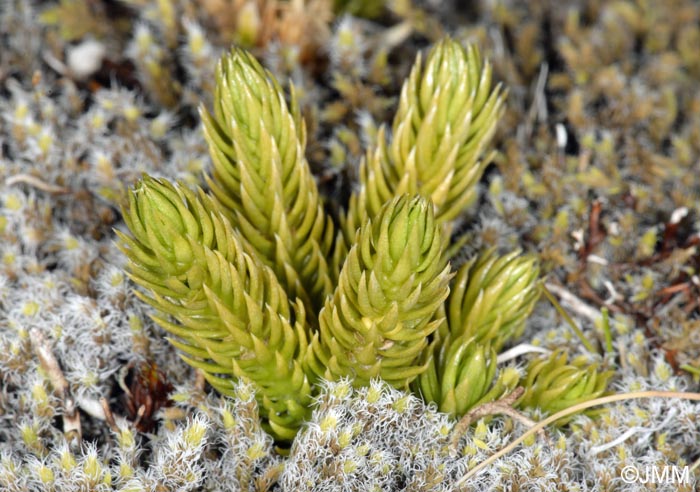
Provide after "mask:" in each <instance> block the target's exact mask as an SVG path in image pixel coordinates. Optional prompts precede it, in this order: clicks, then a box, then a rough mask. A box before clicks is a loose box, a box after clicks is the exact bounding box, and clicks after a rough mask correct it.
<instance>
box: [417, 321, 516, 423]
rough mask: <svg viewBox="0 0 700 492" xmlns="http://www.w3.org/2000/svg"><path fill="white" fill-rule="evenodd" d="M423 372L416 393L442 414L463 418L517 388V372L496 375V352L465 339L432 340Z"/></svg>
mask: <svg viewBox="0 0 700 492" xmlns="http://www.w3.org/2000/svg"><path fill="white" fill-rule="evenodd" d="M426 356H427V358H428V361H427V364H428V368H427V370H426V371H425V372H424V373H422V374H421V375H420V376H419V378H418V380H417V384H416V389H417V390H418V392H419V393H421V394H422V395H423V398H425V400H426V401H431V402H435V403H436V404H437V405H438V408H439V409H440V411H442V412H446V413H449V414H451V415H464V414H465V413H467V412H468V411H469V410H470V409H472V408H473V407H475V406H477V405H478V404H480V403H485V402H489V401H493V400H496V399H498V398H500V397H502V396H503V395H505V394H506V393H508V392H510V391H512V390H513V389H514V388H515V387H516V386H517V384H518V381H519V379H520V376H519V374H518V371H517V370H515V369H512V368H507V369H504V370H501V371H499V370H498V368H497V366H496V350H494V348H493V347H492V346H491V345H490V344H488V343H486V344H482V343H479V342H477V341H476V340H475V339H474V337H467V336H465V335H461V336H456V337H454V338H453V335H452V334H451V333H447V334H445V335H444V338H438V339H436V342H435V343H433V344H432V345H431V347H430V350H429V351H427V354H426Z"/></svg>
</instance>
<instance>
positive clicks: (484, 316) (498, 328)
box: [447, 250, 540, 351]
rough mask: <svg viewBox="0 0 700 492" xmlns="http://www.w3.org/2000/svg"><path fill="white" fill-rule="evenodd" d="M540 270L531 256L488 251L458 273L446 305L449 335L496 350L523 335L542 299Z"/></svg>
mask: <svg viewBox="0 0 700 492" xmlns="http://www.w3.org/2000/svg"><path fill="white" fill-rule="evenodd" d="M539 274H540V269H539V266H538V264H537V261H536V260H535V258H534V257H532V256H522V255H521V254H520V252H518V251H514V252H512V253H509V254H507V255H505V256H498V255H496V254H495V252H494V250H489V251H486V252H484V253H482V254H481V255H479V256H478V257H475V258H473V259H472V260H471V261H469V262H467V263H465V264H464V265H462V267H460V269H459V270H458V271H457V275H456V276H455V279H454V283H453V287H452V289H453V290H452V294H451V295H450V299H449V301H448V304H447V310H448V319H449V325H450V332H451V333H452V335H453V336H454V337H457V336H461V335H465V336H467V337H471V336H473V337H475V338H476V339H477V340H478V341H480V342H488V343H490V344H491V345H492V346H493V348H494V349H495V350H496V351H500V349H501V347H502V346H503V344H504V343H506V342H507V341H509V340H511V339H514V338H517V337H519V336H520V335H522V332H523V330H524V328H525V321H526V320H527V318H528V316H529V315H530V313H531V312H532V309H533V308H534V306H535V303H536V302H537V299H538V298H539V296H540V286H539V283H538V281H537V280H538V278H539Z"/></svg>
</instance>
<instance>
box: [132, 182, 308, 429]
mask: <svg viewBox="0 0 700 492" xmlns="http://www.w3.org/2000/svg"><path fill="white" fill-rule="evenodd" d="M124 217H125V221H126V223H127V225H128V226H129V229H130V230H131V231H132V234H133V235H134V237H133V238H130V237H128V236H126V235H123V234H119V236H120V239H121V241H122V245H121V247H122V250H123V251H124V253H125V254H126V255H127V256H128V257H129V260H130V262H129V270H130V275H131V277H132V279H134V281H136V282H137V283H139V284H140V285H142V286H144V287H146V288H147V289H148V290H149V291H150V292H149V293H148V294H146V295H142V296H143V298H144V299H145V300H146V301H147V302H149V303H150V304H151V305H153V306H154V307H155V308H156V309H157V310H158V312H159V314H157V315H155V316H154V319H155V321H156V322H158V323H159V324H160V325H161V326H162V327H163V328H165V329H166V330H167V331H169V332H170V333H172V334H173V335H176V337H177V339H172V340H171V343H172V344H173V345H175V346H176V347H177V348H179V349H180V350H181V351H182V352H183V353H184V354H185V355H183V358H184V359H185V360H186V361H187V362H188V363H189V364H191V365H192V366H194V367H197V368H200V369H202V370H203V371H204V373H205V375H206V377H207V379H208V380H209V382H210V383H211V384H212V385H213V386H214V387H215V388H216V389H217V390H218V391H220V392H221V393H224V394H227V395H232V394H233V381H232V380H231V379H230V378H229V377H221V376H220V375H232V376H234V377H235V378H237V379H241V380H249V381H251V382H253V383H254V384H255V387H256V389H257V391H258V396H259V398H260V403H261V406H262V413H263V416H264V417H265V418H266V419H267V421H268V423H269V426H270V428H271V430H272V432H273V434H274V435H275V436H276V437H277V438H278V439H283V440H284V439H291V438H292V437H293V436H294V434H295V433H296V430H297V428H298V426H299V425H300V424H301V422H302V421H303V419H304V418H305V417H306V415H307V407H308V405H309V403H310V401H311V390H310V386H309V383H308V380H307V378H306V376H305V374H304V372H303V370H302V366H301V361H302V360H303V358H304V354H305V351H306V348H307V346H308V343H307V333H306V327H305V311H304V307H303V304H302V303H301V301H297V302H296V303H295V304H293V306H292V307H293V309H290V302H289V300H288V299H287V294H286V293H285V290H284V289H283V288H282V287H281V286H280V284H279V282H278V281H277V278H276V277H275V275H274V273H273V272H272V270H270V269H269V268H268V267H267V266H265V265H263V264H262V263H261V262H260V261H259V260H258V259H257V258H256V257H255V255H249V254H248V253H246V252H245V251H244V248H243V246H242V244H241V242H240V239H239V237H238V234H237V233H236V232H234V231H233V229H232V228H231V226H230V224H229V222H228V220H227V219H226V218H225V217H224V216H223V215H222V214H221V212H219V211H218V210H217V206H216V205H215V204H214V202H212V201H211V200H210V199H209V198H208V197H207V196H206V195H205V194H204V193H202V192H200V193H199V196H197V195H195V194H194V193H193V192H191V191H189V190H187V189H186V188H183V187H181V186H175V185H172V184H170V183H167V182H162V181H158V180H155V179H152V178H144V180H143V181H142V182H141V183H140V184H139V186H138V187H137V188H136V189H135V190H134V191H133V193H132V194H131V196H130V207H129V210H128V211H125V213H124ZM171 319H172V320H174V321H175V322H174V321H171Z"/></svg>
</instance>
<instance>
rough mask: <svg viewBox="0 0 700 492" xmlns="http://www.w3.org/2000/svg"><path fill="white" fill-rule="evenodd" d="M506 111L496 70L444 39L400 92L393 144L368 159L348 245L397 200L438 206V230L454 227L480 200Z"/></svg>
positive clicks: (381, 144)
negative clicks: (413, 198)
mask: <svg viewBox="0 0 700 492" xmlns="http://www.w3.org/2000/svg"><path fill="white" fill-rule="evenodd" d="M502 111H503V93H502V91H501V90H500V87H496V88H495V89H493V90H492V89H491V66H490V65H489V64H488V63H484V62H482V60H481V55H480V54H479V51H478V50H477V48H476V47H475V46H473V45H470V46H468V47H467V48H464V47H463V46H462V45H461V44H459V43H458V42H456V41H453V40H451V39H449V38H448V39H445V40H443V41H441V42H439V43H438V44H436V45H435V47H434V48H433V49H432V50H431V51H430V53H429V54H428V56H427V59H426V62H425V65H423V64H422V62H421V57H420V55H419V56H418V59H417V60H416V63H415V64H414V66H413V70H412V71H411V74H410V76H409V78H408V79H407V80H406V82H405V83H404V85H403V88H402V90H401V98H400V101H399V107H398V110H397V112H396V116H395V117H394V123H393V136H392V140H391V143H390V144H387V143H386V138H385V130H384V128H382V129H380V132H379V136H378V145H377V146H376V148H374V149H371V150H369V151H368V153H367V156H366V159H365V160H364V161H363V163H362V165H361V170H360V181H361V187H360V190H359V192H358V193H356V194H354V195H353V196H352V197H351V199H350V206H349V209H348V213H347V216H346V217H345V219H344V224H343V232H344V234H345V240H346V241H347V242H348V243H350V242H351V241H352V239H353V237H354V233H355V230H356V229H357V228H358V227H359V226H360V225H362V223H363V222H364V220H365V219H366V218H371V217H373V216H374V215H376V214H377V212H378V211H379V209H380V208H381V206H382V205H383V204H384V203H385V202H386V201H388V200H390V199H391V198H392V197H393V196H397V195H401V194H404V193H407V194H409V195H414V194H419V195H421V196H424V197H426V198H430V200H432V202H433V205H434V206H435V210H436V212H435V218H436V220H437V221H438V222H439V223H447V222H449V221H451V220H453V219H455V218H456V217H457V216H458V215H459V214H460V213H461V212H462V211H463V210H464V209H465V208H466V207H468V206H469V205H471V204H472V203H473V202H474V200H475V199H476V196H477V195H476V194H477V187H476V185H477V184H478V182H479V179H481V176H482V174H483V172H484V169H485V168H486V166H487V165H488V163H489V161H490V160H491V158H492V156H491V155H490V154H487V155H484V153H485V151H486V147H487V146H488V144H489V142H490V141H491V138H492V136H493V133H494V132H495V129H496V124H497V123H498V119H499V117H500V115H501V114H502Z"/></svg>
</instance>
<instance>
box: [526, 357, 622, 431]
mask: <svg viewBox="0 0 700 492" xmlns="http://www.w3.org/2000/svg"><path fill="white" fill-rule="evenodd" d="M612 375H613V371H600V370H599V366H598V364H591V363H590V361H589V360H588V359H587V358H586V357H585V356H580V357H576V358H575V359H573V360H572V361H571V362H569V361H568V356H567V354H566V353H565V352H563V351H557V352H554V353H553V354H552V355H550V356H549V357H542V358H539V359H536V360H533V361H532V362H531V363H530V365H529V366H528V368H527V375H526V376H525V379H524V381H523V382H522V383H521V384H522V385H523V386H524V387H525V394H523V396H522V397H521V399H520V401H519V404H520V405H522V406H524V407H530V408H539V409H540V410H542V411H543V412H545V413H556V412H558V411H560V410H563V409H565V408H568V407H570V406H573V405H576V404H578V403H581V402H584V401H587V400H590V399H592V398H597V397H599V396H601V395H602V394H603V393H604V392H605V390H606V388H607V386H608V381H609V380H610V378H611V377H612ZM564 423H566V420H564V421H560V422H559V424H560V425H562V424H564Z"/></svg>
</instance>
